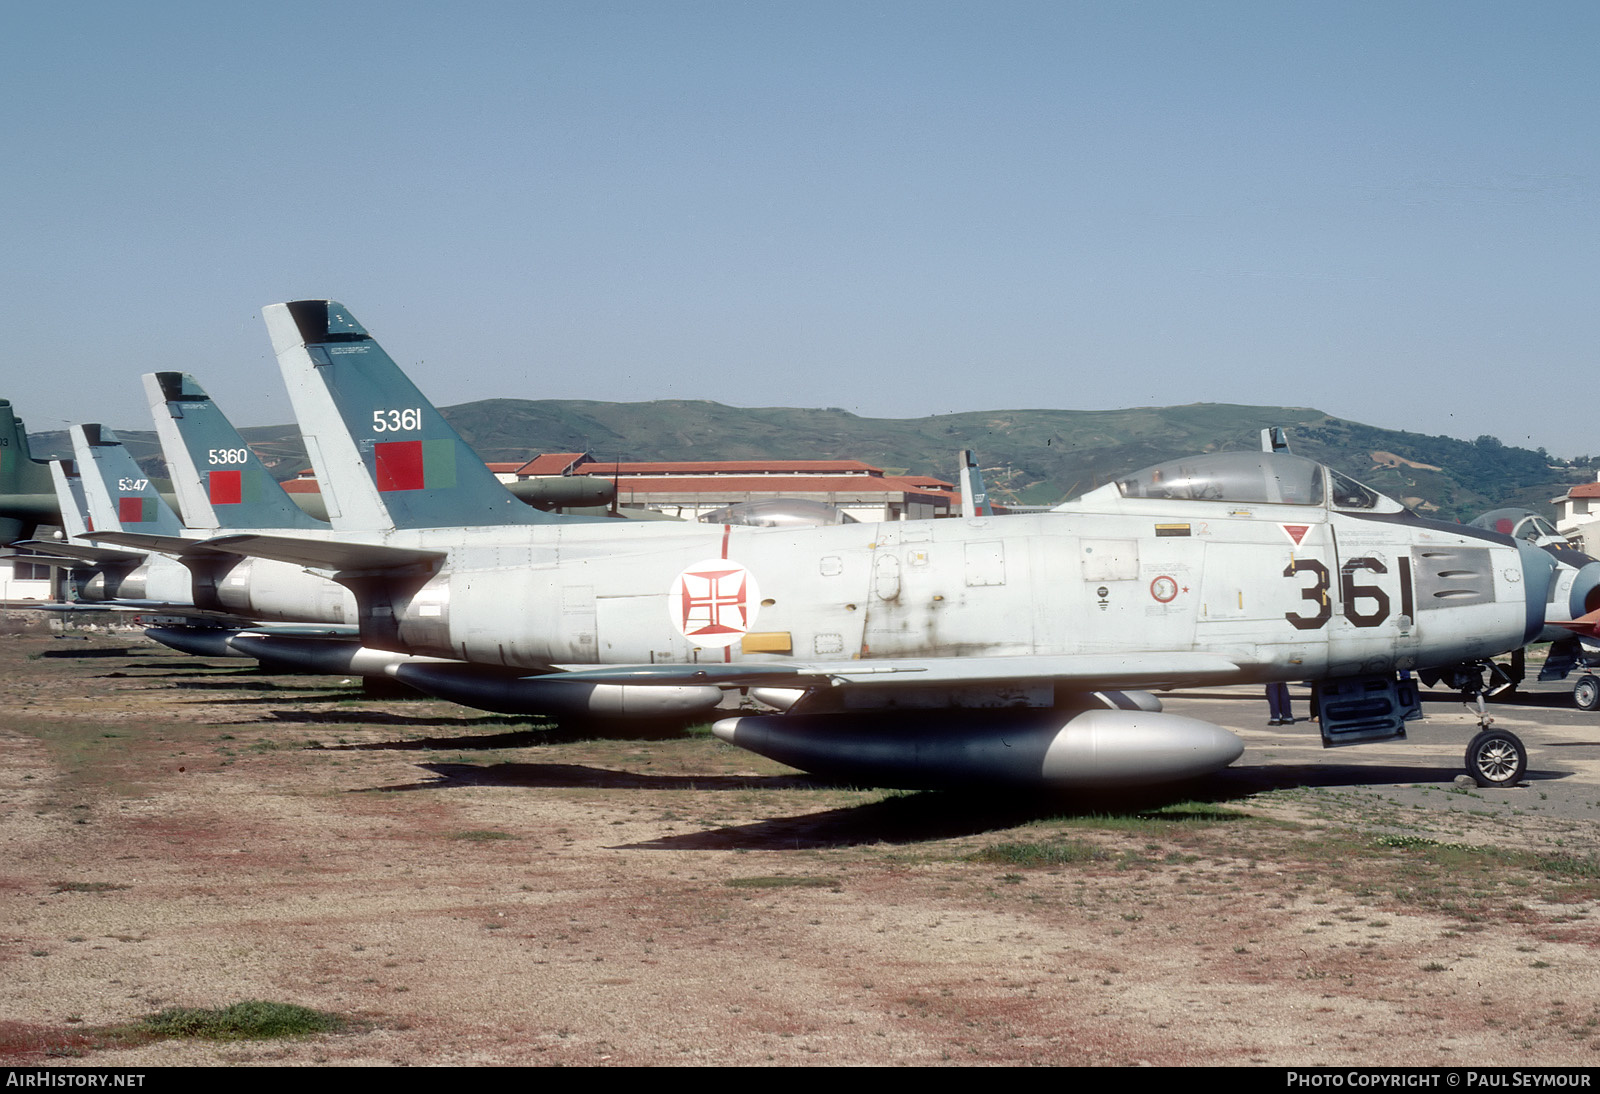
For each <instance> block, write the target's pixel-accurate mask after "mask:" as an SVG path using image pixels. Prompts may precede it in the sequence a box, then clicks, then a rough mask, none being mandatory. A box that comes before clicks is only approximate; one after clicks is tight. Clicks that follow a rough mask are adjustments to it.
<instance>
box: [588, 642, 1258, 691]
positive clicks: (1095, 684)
mask: <svg viewBox="0 0 1600 1094" xmlns="http://www.w3.org/2000/svg"><path fill="white" fill-rule="evenodd" d="M556 667H557V668H558V669H561V670H563V671H564V672H565V673H566V675H565V676H564V677H563V679H569V680H584V681H588V682H590V683H595V684H602V683H605V684H724V685H727V686H734V687H753V686H758V685H766V686H770V687H791V688H793V687H814V686H818V685H828V686H831V687H844V686H849V685H861V684H870V685H872V686H873V687H895V686H903V687H940V686H947V685H956V684H984V683H1012V684H1070V685H1072V686H1074V687H1078V688H1082V689H1083V690H1085V691H1097V690H1101V689H1104V688H1140V689H1146V690H1148V689H1160V688H1175V687H1201V686H1205V685H1208V684H1221V683H1227V682H1230V681H1232V680H1235V679H1237V677H1238V672H1239V666H1238V665H1237V664H1235V663H1234V662H1232V661H1230V660H1228V659H1227V658H1226V657H1219V656H1217V655H1215V654H1210V653H1193V652H1187V651H1172V652H1164V653H1134V654H1109V653H1087V654H1068V655H1061V656H1031V655H1024V656H1012V657H937V658H918V657H908V658H895V659H881V660H862V661H809V662H798V663H795V664H751V663H749V662H740V663H734V664H723V665H718V664H695V665H618V666H615V667H595V666H592V665H558V666H556Z"/></svg>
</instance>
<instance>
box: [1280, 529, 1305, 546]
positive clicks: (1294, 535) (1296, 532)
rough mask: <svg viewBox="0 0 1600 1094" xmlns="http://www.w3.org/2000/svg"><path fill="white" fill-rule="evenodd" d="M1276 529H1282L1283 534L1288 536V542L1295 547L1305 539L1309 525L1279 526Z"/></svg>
mask: <svg viewBox="0 0 1600 1094" xmlns="http://www.w3.org/2000/svg"><path fill="white" fill-rule="evenodd" d="M1278 527H1279V528H1282V529H1283V534H1284V535H1286V536H1288V537H1289V542H1290V543H1293V544H1294V545H1295V546H1296V547H1298V546H1300V542H1301V541H1302V540H1304V539H1305V538H1306V533H1307V532H1309V531H1311V525H1309V524H1280V525H1278Z"/></svg>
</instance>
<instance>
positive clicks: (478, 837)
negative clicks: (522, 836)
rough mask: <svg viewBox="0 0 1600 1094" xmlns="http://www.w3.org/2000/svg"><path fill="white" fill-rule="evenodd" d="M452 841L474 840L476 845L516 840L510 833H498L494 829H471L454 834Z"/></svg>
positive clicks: (451, 836)
mask: <svg viewBox="0 0 1600 1094" xmlns="http://www.w3.org/2000/svg"><path fill="white" fill-rule="evenodd" d="M449 838H450V839H464V840H472V841H473V842H475V843H488V842H489V841H490V840H497V839H516V838H517V837H516V836H513V835H512V834H511V833H510V832H497V831H496V830H495V829H493V828H469V829H468V830H467V831H465V832H452V833H451V834H450V836H449Z"/></svg>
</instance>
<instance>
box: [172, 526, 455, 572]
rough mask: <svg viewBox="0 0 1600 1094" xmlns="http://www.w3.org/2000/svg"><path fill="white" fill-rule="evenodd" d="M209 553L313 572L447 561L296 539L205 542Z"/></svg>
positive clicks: (431, 554)
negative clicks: (259, 559)
mask: <svg viewBox="0 0 1600 1094" xmlns="http://www.w3.org/2000/svg"><path fill="white" fill-rule="evenodd" d="M200 546H202V547H204V548H205V549H206V550H208V551H220V552H222V553H224V554H234V555H246V556H249V557H251V558H270V559H276V560H277V561H279V562H289V563H293V564H294V565H296V566H305V567H307V568H309V569H313V570H417V569H433V568H434V567H435V566H437V565H438V564H439V563H440V562H442V561H444V558H445V552H443V551H423V550H414V549H412V548H409V547H388V546H385V545H384V544H381V543H348V542H341V541H338V540H328V539H299V538H297V537H295V536H258V535H233V536H217V537H216V538H214V539H207V540H201V541H200Z"/></svg>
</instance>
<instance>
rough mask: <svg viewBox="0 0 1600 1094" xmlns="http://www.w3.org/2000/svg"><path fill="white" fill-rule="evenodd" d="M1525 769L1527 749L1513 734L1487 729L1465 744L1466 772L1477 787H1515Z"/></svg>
mask: <svg viewBox="0 0 1600 1094" xmlns="http://www.w3.org/2000/svg"><path fill="white" fill-rule="evenodd" d="M1527 770H1528V750H1527V749H1526V748H1524V747H1523V746H1522V740H1521V739H1520V738H1519V737H1518V736H1517V735H1516V734H1515V733H1507V732H1506V731H1505V730H1503V729H1486V730H1484V731H1483V732H1482V733H1480V734H1478V735H1477V736H1476V737H1474V738H1472V743H1471V744H1469V745H1468V746H1467V774H1468V775H1471V776H1472V779H1473V781H1474V782H1476V783H1477V784H1478V785H1479V786H1482V787H1486V788H1489V789H1493V788H1495V787H1502V788H1503V787H1507V786H1516V785H1517V783H1519V782H1520V781H1522V776H1523V775H1524V774H1525V773H1526V772H1527Z"/></svg>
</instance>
